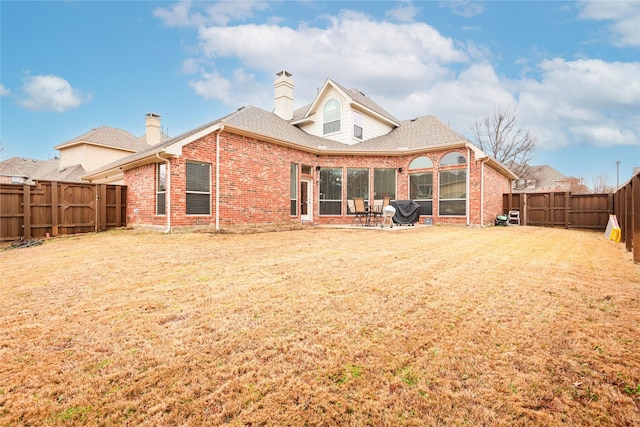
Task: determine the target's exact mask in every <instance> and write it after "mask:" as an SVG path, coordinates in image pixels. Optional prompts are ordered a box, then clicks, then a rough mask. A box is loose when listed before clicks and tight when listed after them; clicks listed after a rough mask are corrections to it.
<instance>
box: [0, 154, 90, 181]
mask: <svg viewBox="0 0 640 427" xmlns="http://www.w3.org/2000/svg"><path fill="white" fill-rule="evenodd" d="M59 161H60V159H58V158H57V157H56V158H53V159H50V160H34V159H25V158H23V157H12V158H10V159H7V160H5V161H3V162H0V183H2V184H29V185H32V184H33V183H34V181H36V180H47V181H63V182H86V181H82V180H81V179H80V177H81V176H82V175H84V174H86V173H87V172H86V171H85V170H84V169H83V168H82V167H81V166H80V165H71V166H69V167H64V168H60V167H59Z"/></svg>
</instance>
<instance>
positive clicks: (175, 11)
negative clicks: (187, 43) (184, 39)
mask: <svg viewBox="0 0 640 427" xmlns="http://www.w3.org/2000/svg"><path fill="white" fill-rule="evenodd" d="M190 12H191V1H181V2H178V3H176V4H174V5H173V7H172V8H170V9H167V8H164V7H159V8H157V9H155V10H154V11H153V16H155V17H156V18H160V19H161V20H162V21H163V22H164V24H165V25H166V26H168V27H189V26H191V25H200V24H202V23H204V18H203V16H202V15H200V14H198V13H194V14H191V13H190Z"/></svg>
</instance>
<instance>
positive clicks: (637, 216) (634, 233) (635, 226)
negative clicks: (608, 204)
mask: <svg viewBox="0 0 640 427" xmlns="http://www.w3.org/2000/svg"><path fill="white" fill-rule="evenodd" d="M630 185H631V188H630V191H631V193H632V196H631V206H630V209H629V210H630V215H631V221H630V222H631V230H629V234H628V235H629V236H630V238H629V242H628V243H627V244H628V245H631V246H633V262H635V263H636V264H640V175H636V176H634V177H633V178H631V183H630Z"/></svg>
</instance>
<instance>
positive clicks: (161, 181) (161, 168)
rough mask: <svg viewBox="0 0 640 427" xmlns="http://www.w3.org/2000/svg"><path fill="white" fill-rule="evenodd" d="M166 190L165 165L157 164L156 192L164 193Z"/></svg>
mask: <svg viewBox="0 0 640 427" xmlns="http://www.w3.org/2000/svg"><path fill="white" fill-rule="evenodd" d="M166 189H167V164H166V163H158V189H157V191H158V192H160V191H166Z"/></svg>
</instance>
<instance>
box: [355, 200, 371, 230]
mask: <svg viewBox="0 0 640 427" xmlns="http://www.w3.org/2000/svg"><path fill="white" fill-rule="evenodd" d="M353 214H354V215H355V216H354V217H353V221H351V225H353V224H355V223H358V224H360V225H367V223H368V220H369V210H368V209H367V207H366V206H365V205H364V198H363V197H354V198H353Z"/></svg>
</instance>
